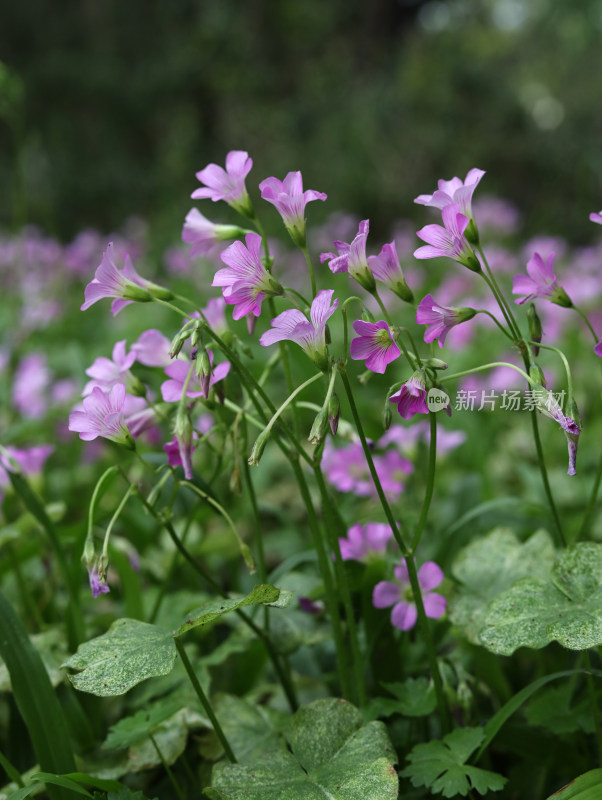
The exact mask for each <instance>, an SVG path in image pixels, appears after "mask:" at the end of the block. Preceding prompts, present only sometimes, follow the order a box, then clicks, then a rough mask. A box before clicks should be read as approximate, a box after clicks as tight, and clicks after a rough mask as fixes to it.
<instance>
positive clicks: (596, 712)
mask: <svg viewBox="0 0 602 800" xmlns="http://www.w3.org/2000/svg"><path fill="white" fill-rule="evenodd" d="M583 654H584V656H585V665H586V667H587V669H588V672H587V674H586V680H587V691H588V693H589V701H590V705H591V707H592V714H593V717H594V726H595V728H596V740H597V742H598V766H599V767H602V727H601V724H600V707H599V705H598V696H597V694H596V687H595V686H594V679H593V676H592V673H591V669H592V663H591V660H590V657H589V650H585V651H584V653H583Z"/></svg>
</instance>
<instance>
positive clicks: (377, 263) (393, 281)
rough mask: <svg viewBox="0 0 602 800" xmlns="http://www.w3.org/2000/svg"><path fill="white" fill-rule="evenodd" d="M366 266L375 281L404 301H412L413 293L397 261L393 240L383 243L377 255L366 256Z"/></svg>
mask: <svg viewBox="0 0 602 800" xmlns="http://www.w3.org/2000/svg"><path fill="white" fill-rule="evenodd" d="M368 266H369V267H370V270H371V271H372V275H373V276H374V277H375V278H376V280H377V281H380V282H381V283H384V284H385V286H387V287H388V288H389V289H391V291H393V292H395V294H396V295H397V296H398V297H399V298H401V299H402V300H404V301H405V302H406V303H413V302H414V295H413V294H412V290H411V289H410V287H409V286H408V284H407V283H406V279H405V277H404V274H403V270H402V269H401V265H400V263H399V256H398V255H397V250H396V248H395V242H391V243H390V244H384V245H383V247H382V250H381V251H380V253H379V254H378V255H377V256H368Z"/></svg>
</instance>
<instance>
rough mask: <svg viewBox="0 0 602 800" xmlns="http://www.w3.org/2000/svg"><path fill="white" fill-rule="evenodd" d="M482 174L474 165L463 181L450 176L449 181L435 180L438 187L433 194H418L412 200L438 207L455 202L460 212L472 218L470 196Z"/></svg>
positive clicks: (441, 207)
mask: <svg viewBox="0 0 602 800" xmlns="http://www.w3.org/2000/svg"><path fill="white" fill-rule="evenodd" d="M484 174H485V172H484V171H483V170H482V169H477V168H476V167H475V168H473V169H471V170H470V171H469V173H468V174H467V176H466V179H465V180H464V182H462V181H461V180H460V178H452V179H451V180H450V181H444V180H440V181H437V186H438V188H437V190H436V191H435V192H434V194H421V195H418V197H417V198H416V199H415V200H414V202H415V203H418V204H419V205H422V206H430V207H431V208H439V209H444V208H446V206H450V205H453V204H457V205H458V206H459V209H460V212H461V213H462V214H464V216H465V217H468V219H469V220H471V219H472V218H473V215H472V196H473V194H474V191H475V189H476V188H477V186H478V185H479V181H480V180H481V178H482V177H483V175H484Z"/></svg>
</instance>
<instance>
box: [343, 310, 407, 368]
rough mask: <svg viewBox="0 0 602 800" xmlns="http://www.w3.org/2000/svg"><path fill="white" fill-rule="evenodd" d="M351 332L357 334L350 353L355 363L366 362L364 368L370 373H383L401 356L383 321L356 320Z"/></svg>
mask: <svg viewBox="0 0 602 800" xmlns="http://www.w3.org/2000/svg"><path fill="white" fill-rule="evenodd" d="M353 330H354V331H355V332H356V333H358V334H359V336H358V337H357V338H356V339H352V341H351V347H350V353H351V358H353V359H354V360H355V361H360V360H364V359H365V360H366V368H367V369H370V370H372V372H379V373H381V374H382V373H383V372H384V371H385V370H386V368H387V365H388V364H390V363H391V361H395V359H396V358H399V356H400V355H401V353H400V350H399V347H398V346H397V345H396V344H395V342H394V340H393V336H392V335H391V331H390V330H389V326H388V325H387V323H386V322H384V321H383V320H379V321H378V322H365V321H364V320H361V319H358V320H356V321H355V322H354V323H353Z"/></svg>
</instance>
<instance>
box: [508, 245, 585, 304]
mask: <svg viewBox="0 0 602 800" xmlns="http://www.w3.org/2000/svg"><path fill="white" fill-rule="evenodd" d="M527 272H528V273H529V274H528V275H515V276H514V279H513V281H512V294H522V295H524V297H518V298H517V299H516V300H515V301H514V302H515V303H518V304H519V305H523V304H524V303H528V302H529V301H530V300H535V299H536V298H541V297H545V298H547V299H548V300H550V301H551V302H552V303H556V305H558V306H564V307H565V308H569V307H570V306H572V303H571V300H570V299H569V296H568V295H567V293H566V292H565V291H564V289H563V288H562V287H561V286H559V285H558V283H557V281H556V276H555V275H554V253H550V255H549V256H548V257H547V259H546V260H545V261H544V260H543V258H542V257H541V256H540V255H539V253H535V255H534V256H533V258H532V259H531V260H530V261H528V262H527Z"/></svg>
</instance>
